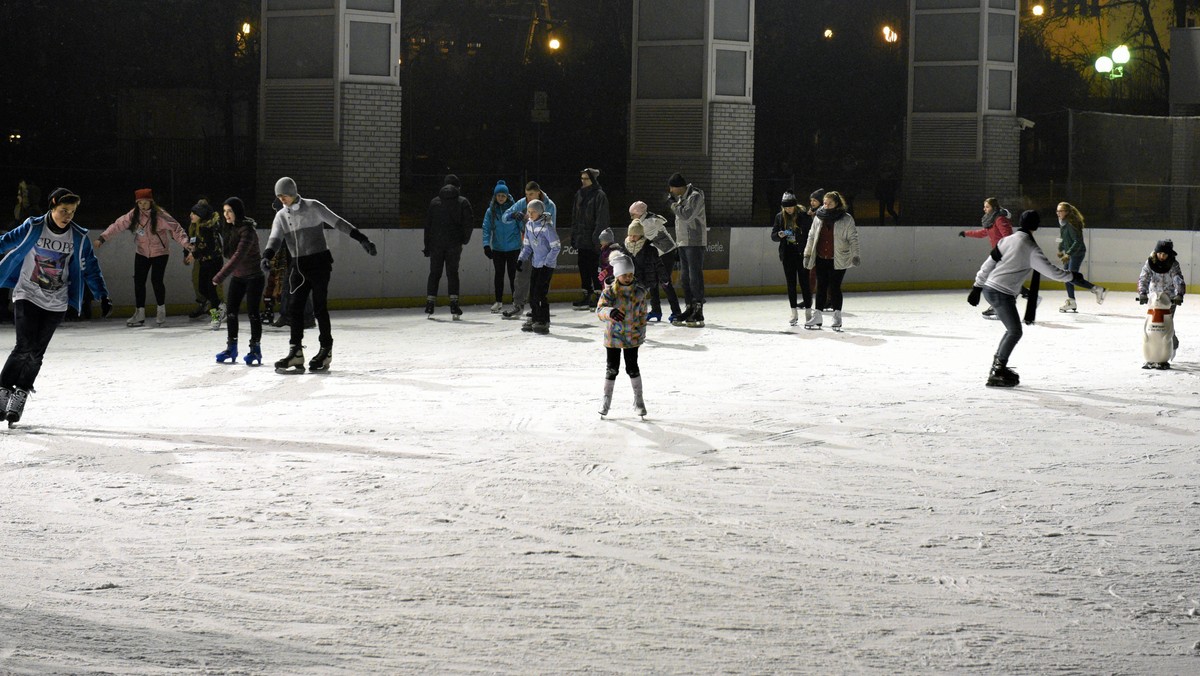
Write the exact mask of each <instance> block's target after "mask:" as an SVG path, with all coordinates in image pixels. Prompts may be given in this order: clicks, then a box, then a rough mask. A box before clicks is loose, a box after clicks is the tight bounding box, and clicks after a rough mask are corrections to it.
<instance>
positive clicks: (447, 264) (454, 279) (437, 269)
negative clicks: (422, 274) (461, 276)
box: [425, 244, 462, 298]
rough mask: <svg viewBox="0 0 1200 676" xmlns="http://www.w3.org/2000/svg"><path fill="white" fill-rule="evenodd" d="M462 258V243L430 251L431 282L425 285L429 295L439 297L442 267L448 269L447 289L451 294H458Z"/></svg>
mask: <svg viewBox="0 0 1200 676" xmlns="http://www.w3.org/2000/svg"><path fill="white" fill-rule="evenodd" d="M460 259H462V245H461V244H459V245H456V246H448V247H446V248H444V249H431V250H430V251H429V282H428V283H427V284H426V285H425V293H426V294H427V295H430V296H433V297H435V298H436V297H437V295H438V286H439V285H440V284H441V282H442V269H443V268H444V269H445V270H446V290H447V291H449V292H450V295H451V296H457V295H458V262H459V260H460Z"/></svg>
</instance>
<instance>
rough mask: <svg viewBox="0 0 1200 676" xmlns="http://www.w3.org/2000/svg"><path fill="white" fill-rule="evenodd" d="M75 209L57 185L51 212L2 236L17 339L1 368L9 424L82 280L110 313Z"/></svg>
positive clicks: (2, 267)
mask: <svg viewBox="0 0 1200 676" xmlns="http://www.w3.org/2000/svg"><path fill="white" fill-rule="evenodd" d="M78 208H79V196H78V195H76V194H75V193H73V192H71V191H70V190H67V189H66V188H57V189H55V190H54V192H52V193H50V211H49V213H47V214H44V215H41V216H33V217H30V218H27V219H25V222H23V223H21V225H18V226H17V227H16V228H14V229H13V230H10V231H9V232H7V233H5V234H4V236H3V237H0V254H3V258H0V287H2V288H5V289H12V300H13V326H14V333H16V339H17V341H16V345H15V346H14V347H13V350H12V352H11V353H10V354H9V355H8V361H6V362H5V363H4V369H3V370H0V410H2V411H4V418H5V419H6V420H7V421H8V425H9V427H11V426H12V425H13V423H16V422H17V421H19V420H20V419H21V415H22V414H23V413H24V411H25V402H26V400H27V399H28V398H29V393H30V392H32V391H33V383H34V381H35V380H36V379H37V376H38V372H39V371H41V369H42V359H43V357H44V356H45V354H46V347H47V346H49V345H50V339H51V338H53V337H54V331H55V330H56V329H58V325H59V324H61V323H62V320H63V317H64V316H66V314H67V308H68V307H73V308H75V311H76V312H78V311H79V309H80V306H81V305H82V304H83V287H84V284H87V286H88V288H90V289H91V290H92V295H93V296H95V297H96V298H99V299H100V307H101V308H103V315H104V316H105V317H107V316H109V315H110V314H111V313H112V302H111V301H109V299H108V288H107V287H106V286H105V284H104V275H103V274H102V273H101V272H100V261H98V260H96V252H95V251H94V250H93V249H92V243H91V241H90V240H88V234H87V229H86V228H84V227H83V226H81V225H79V224H77V223H75V221H74V220H73V219H74V218H75V211H76V210H77V209H78ZM51 398H53V395H51Z"/></svg>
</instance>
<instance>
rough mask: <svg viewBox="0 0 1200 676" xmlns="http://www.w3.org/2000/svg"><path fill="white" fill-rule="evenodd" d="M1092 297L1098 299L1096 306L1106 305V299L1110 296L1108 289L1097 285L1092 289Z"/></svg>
mask: <svg viewBox="0 0 1200 676" xmlns="http://www.w3.org/2000/svg"><path fill="white" fill-rule="evenodd" d="M1092 295H1094V296H1095V297H1096V305H1104V297H1105V296H1107V295H1108V289H1106V288H1104V287H1103V286H1100V285H1099V284H1097V285H1096V286H1093V287H1092Z"/></svg>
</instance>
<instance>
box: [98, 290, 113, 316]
mask: <svg viewBox="0 0 1200 676" xmlns="http://www.w3.org/2000/svg"><path fill="white" fill-rule="evenodd" d="M111 314H112V301H111V300H109V299H108V296H105V297H103V298H101V299H100V316H101V317H103V318H105V319H108V317H109V315H111Z"/></svg>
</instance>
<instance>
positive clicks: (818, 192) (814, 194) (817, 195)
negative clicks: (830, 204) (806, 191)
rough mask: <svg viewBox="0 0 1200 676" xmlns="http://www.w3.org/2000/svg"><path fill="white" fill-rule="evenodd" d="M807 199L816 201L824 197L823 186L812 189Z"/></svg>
mask: <svg viewBox="0 0 1200 676" xmlns="http://www.w3.org/2000/svg"><path fill="white" fill-rule="evenodd" d="M808 199H810V200H816V201H818V202H820V201H821V200H823V199H825V188H817V189H816V190H814V191H812V194H810V195H809V196H808Z"/></svg>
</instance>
